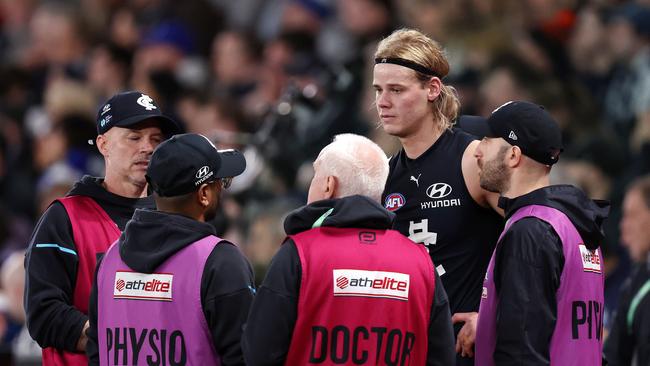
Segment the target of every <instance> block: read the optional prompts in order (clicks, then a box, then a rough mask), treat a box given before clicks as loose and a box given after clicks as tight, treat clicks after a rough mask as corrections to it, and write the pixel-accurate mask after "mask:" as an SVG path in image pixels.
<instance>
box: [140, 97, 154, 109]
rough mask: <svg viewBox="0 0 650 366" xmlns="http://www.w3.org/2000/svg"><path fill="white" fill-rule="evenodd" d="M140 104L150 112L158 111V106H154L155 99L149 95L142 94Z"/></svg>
mask: <svg viewBox="0 0 650 366" xmlns="http://www.w3.org/2000/svg"><path fill="white" fill-rule="evenodd" d="M138 104H140V105H141V106H143V107H144V109H146V110H148V111H150V110H152V109H157V108H156V106H155V105H154V104H153V99H151V97H150V96H148V95H147V94H142V95H141V96H140V98H138Z"/></svg>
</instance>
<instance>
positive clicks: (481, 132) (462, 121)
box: [456, 115, 494, 138]
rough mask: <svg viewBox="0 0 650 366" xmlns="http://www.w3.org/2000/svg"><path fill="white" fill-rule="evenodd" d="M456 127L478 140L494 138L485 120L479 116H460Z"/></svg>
mask: <svg viewBox="0 0 650 366" xmlns="http://www.w3.org/2000/svg"><path fill="white" fill-rule="evenodd" d="M456 126H457V127H459V128H460V129H462V130H463V131H465V132H468V133H470V134H472V135H474V136H476V137H478V138H483V137H494V132H492V130H491V129H490V125H489V124H488V123H487V118H485V117H481V116H470V115H462V116H460V118H458V122H456Z"/></svg>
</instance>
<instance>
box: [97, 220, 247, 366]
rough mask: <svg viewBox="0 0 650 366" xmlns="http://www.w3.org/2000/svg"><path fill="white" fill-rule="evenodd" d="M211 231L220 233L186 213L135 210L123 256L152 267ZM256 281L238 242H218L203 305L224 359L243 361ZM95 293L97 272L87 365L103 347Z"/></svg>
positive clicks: (139, 267) (137, 267)
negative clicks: (244, 335)
mask: <svg viewBox="0 0 650 366" xmlns="http://www.w3.org/2000/svg"><path fill="white" fill-rule="evenodd" d="M208 235H216V234H215V230H214V227H213V226H211V225H210V224H207V223H204V222H199V221H196V220H194V219H191V218H188V217H185V216H182V215H176V214H170V213H164V212H160V211H151V210H137V211H136V212H135V214H134V215H133V219H132V220H131V221H129V223H128V224H127V226H126V230H125V231H124V233H123V234H122V236H121V237H120V239H119V242H118V245H119V252H120V258H121V259H122V260H123V261H124V263H126V265H127V266H128V267H129V268H130V269H132V270H134V271H136V272H141V273H153V272H155V270H156V268H158V267H159V266H160V265H161V264H162V263H163V262H165V261H166V260H167V259H169V258H170V257H171V256H173V255H174V254H176V252H178V251H179V250H181V249H183V248H185V247H187V246H188V245H189V244H191V243H193V242H195V241H197V240H199V239H202V238H204V237H206V236H208ZM97 268H99V263H98V265H97ZM187 270H188V271H195V270H196V268H194V267H191V268H187ZM254 283H255V282H254V279H253V270H252V267H251V265H250V264H249V263H248V261H247V260H246V258H245V257H244V255H243V254H242V253H241V251H240V250H239V249H238V248H237V247H236V246H235V245H232V244H230V243H228V242H223V243H220V244H219V245H217V246H215V247H214V249H213V250H212V253H210V255H209V256H208V259H207V260H206V263H205V267H204V268H203V275H202V277H201V306H202V307H203V314H202V315H203V316H205V319H206V321H207V323H208V328H209V329H210V332H211V334H212V341H213V343H214V347H215V349H216V351H217V354H218V355H219V356H220V357H221V364H222V365H244V359H243V356H242V352H241V346H240V339H241V335H242V328H243V324H244V322H245V320H246V316H247V315H248V310H249V308H250V305H251V303H252V302H253V296H254V292H255V290H254V287H253V286H254ZM97 296H98V294H97V274H95V280H94V282H93V289H92V292H91V294H90V306H89V317H90V328H89V329H88V333H87V334H88V346H87V351H86V352H87V353H88V359H89V365H99V352H101V351H100V350H98V349H97V348H98V338H97ZM188 316H195V315H192V314H188Z"/></svg>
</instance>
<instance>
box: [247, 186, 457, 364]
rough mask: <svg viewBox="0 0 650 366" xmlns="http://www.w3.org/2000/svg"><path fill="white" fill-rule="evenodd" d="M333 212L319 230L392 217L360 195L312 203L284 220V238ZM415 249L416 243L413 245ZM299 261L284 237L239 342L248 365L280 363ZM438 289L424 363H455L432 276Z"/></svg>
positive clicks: (291, 322)
mask: <svg viewBox="0 0 650 366" xmlns="http://www.w3.org/2000/svg"><path fill="white" fill-rule="evenodd" d="M332 208H333V211H332V212H331V213H330V214H329V215H328V216H327V215H325V216H326V218H325V220H324V221H323V222H322V224H321V226H329V227H352V228H368V229H379V230H382V229H390V228H391V226H392V221H393V217H394V215H393V214H392V213H391V212H389V211H387V210H386V209H384V208H383V207H382V206H380V205H379V204H378V203H376V202H374V201H372V200H370V199H369V198H366V197H362V196H352V197H346V198H342V199H332V200H323V201H318V202H314V203H312V204H310V205H307V206H305V207H303V208H301V209H298V210H296V211H294V212H293V213H292V214H291V215H289V216H288V217H287V219H286V220H285V222H284V228H285V231H286V233H287V234H288V235H292V234H297V233H300V232H303V231H306V230H309V229H311V228H312V225H313V224H314V222H316V221H317V220H318V219H319V218H321V217H323V216H324V214H325V213H326V212H327V211H329V210H330V209H332ZM414 245H415V244H414ZM301 273H302V271H301V265H300V257H299V256H298V252H297V249H296V245H295V243H294V242H293V241H292V240H291V239H289V238H287V239H286V240H285V242H284V243H283V245H282V247H281V248H280V250H279V251H278V253H277V254H276V255H275V257H273V260H272V262H271V265H270V267H269V270H268V271H267V275H266V278H264V282H263V283H262V286H260V288H259V291H258V293H257V295H256V297H255V301H254V303H253V307H252V308H251V312H250V315H249V317H248V321H247V324H246V330H245V331H244V337H243V338H242V348H243V349H244V355H245V358H246V362H247V364H248V365H251V366H256V365H283V364H284V361H285V359H286V357H287V352H288V351H289V345H290V343H291V335H292V332H293V329H294V326H295V323H296V319H297V307H298V294H299V291H300V281H301ZM434 275H435V281H436V290H435V295H434V300H433V302H432V307H431V321H430V323H429V337H428V339H429V350H428V354H427V359H428V362H427V364H428V365H453V364H454V362H455V361H454V360H455V354H454V344H455V341H454V333H453V329H452V325H451V314H450V311H449V303H448V301H447V294H446V293H445V291H444V288H443V286H442V282H441V281H440V279H439V278H438V275H437V274H435V271H434Z"/></svg>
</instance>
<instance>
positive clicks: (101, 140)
mask: <svg viewBox="0 0 650 366" xmlns="http://www.w3.org/2000/svg"><path fill="white" fill-rule="evenodd" d="M95 145H97V150H99V153H100V154H102V155H103V156H104V157H108V137H107V136H106V135H97V138H96V139H95Z"/></svg>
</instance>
